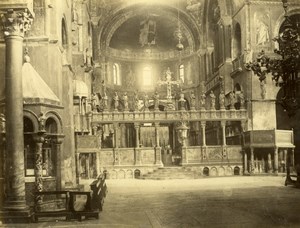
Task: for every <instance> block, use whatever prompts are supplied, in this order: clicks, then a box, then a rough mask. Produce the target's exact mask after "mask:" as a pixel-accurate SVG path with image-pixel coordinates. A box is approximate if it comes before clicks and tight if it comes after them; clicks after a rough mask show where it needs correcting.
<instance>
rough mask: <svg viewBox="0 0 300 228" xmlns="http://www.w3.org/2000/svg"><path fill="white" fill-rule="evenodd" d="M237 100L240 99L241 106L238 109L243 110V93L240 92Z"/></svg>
mask: <svg viewBox="0 0 300 228" xmlns="http://www.w3.org/2000/svg"><path fill="white" fill-rule="evenodd" d="M239 98H240V104H241V107H240V109H244V108H245V98H244V93H243V91H241V92H240V94H239Z"/></svg>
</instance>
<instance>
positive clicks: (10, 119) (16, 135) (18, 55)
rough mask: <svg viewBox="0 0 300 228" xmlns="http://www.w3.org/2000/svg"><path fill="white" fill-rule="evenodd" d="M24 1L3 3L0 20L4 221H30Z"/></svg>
mask: <svg viewBox="0 0 300 228" xmlns="http://www.w3.org/2000/svg"><path fill="white" fill-rule="evenodd" d="M29 6H30V3H27V2H26V1H24V3H23V4H20V7H19V8H18V9H13V8H14V5H13V4H11V3H7V4H6V5H2V7H3V8H2V9H1V20H0V23H1V25H2V28H3V32H4V39H5V52H6V53H5V63H6V65H5V66H6V68H5V119H6V152H7V158H6V160H5V167H6V170H5V171H6V173H5V177H6V197H5V200H4V201H5V202H4V205H2V208H3V210H2V211H1V212H0V217H1V218H3V219H2V220H3V222H6V221H8V222H24V219H25V220H26V221H29V219H30V217H31V211H30V209H29V208H28V206H27V205H26V200H25V173H24V135H23V92H22V80H21V79H22V64H23V38H24V34H25V33H26V32H27V31H28V30H29V29H30V26H31V23H32V21H33V16H34V15H33V12H32V11H29V8H28V7H29Z"/></svg>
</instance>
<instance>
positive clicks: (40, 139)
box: [33, 132, 45, 203]
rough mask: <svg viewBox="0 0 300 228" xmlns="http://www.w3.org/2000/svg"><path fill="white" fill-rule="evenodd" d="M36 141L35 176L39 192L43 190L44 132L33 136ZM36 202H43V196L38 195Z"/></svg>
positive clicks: (36, 187)
mask: <svg viewBox="0 0 300 228" xmlns="http://www.w3.org/2000/svg"><path fill="white" fill-rule="evenodd" d="M33 140H34V142H35V154H34V162H35V166H34V176H35V190H36V191H37V192H41V191H43V178H42V177H43V154H42V153H43V143H44V141H45V138H44V133H43V132H39V133H37V134H35V135H34V136H33ZM35 202H36V203H41V202H42V197H41V196H37V198H36V199H35Z"/></svg>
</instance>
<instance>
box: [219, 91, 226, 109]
mask: <svg viewBox="0 0 300 228" xmlns="http://www.w3.org/2000/svg"><path fill="white" fill-rule="evenodd" d="M219 105H220V109H225V94H224V91H223V90H221V93H220V95H219Z"/></svg>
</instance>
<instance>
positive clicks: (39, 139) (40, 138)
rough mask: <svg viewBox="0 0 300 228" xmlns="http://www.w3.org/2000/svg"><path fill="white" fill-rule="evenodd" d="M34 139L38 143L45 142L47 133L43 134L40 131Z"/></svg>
mask: <svg viewBox="0 0 300 228" xmlns="http://www.w3.org/2000/svg"><path fill="white" fill-rule="evenodd" d="M33 140H34V142H36V143H43V142H44V141H45V134H43V133H42V132H38V133H36V134H34V135H33Z"/></svg>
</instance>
